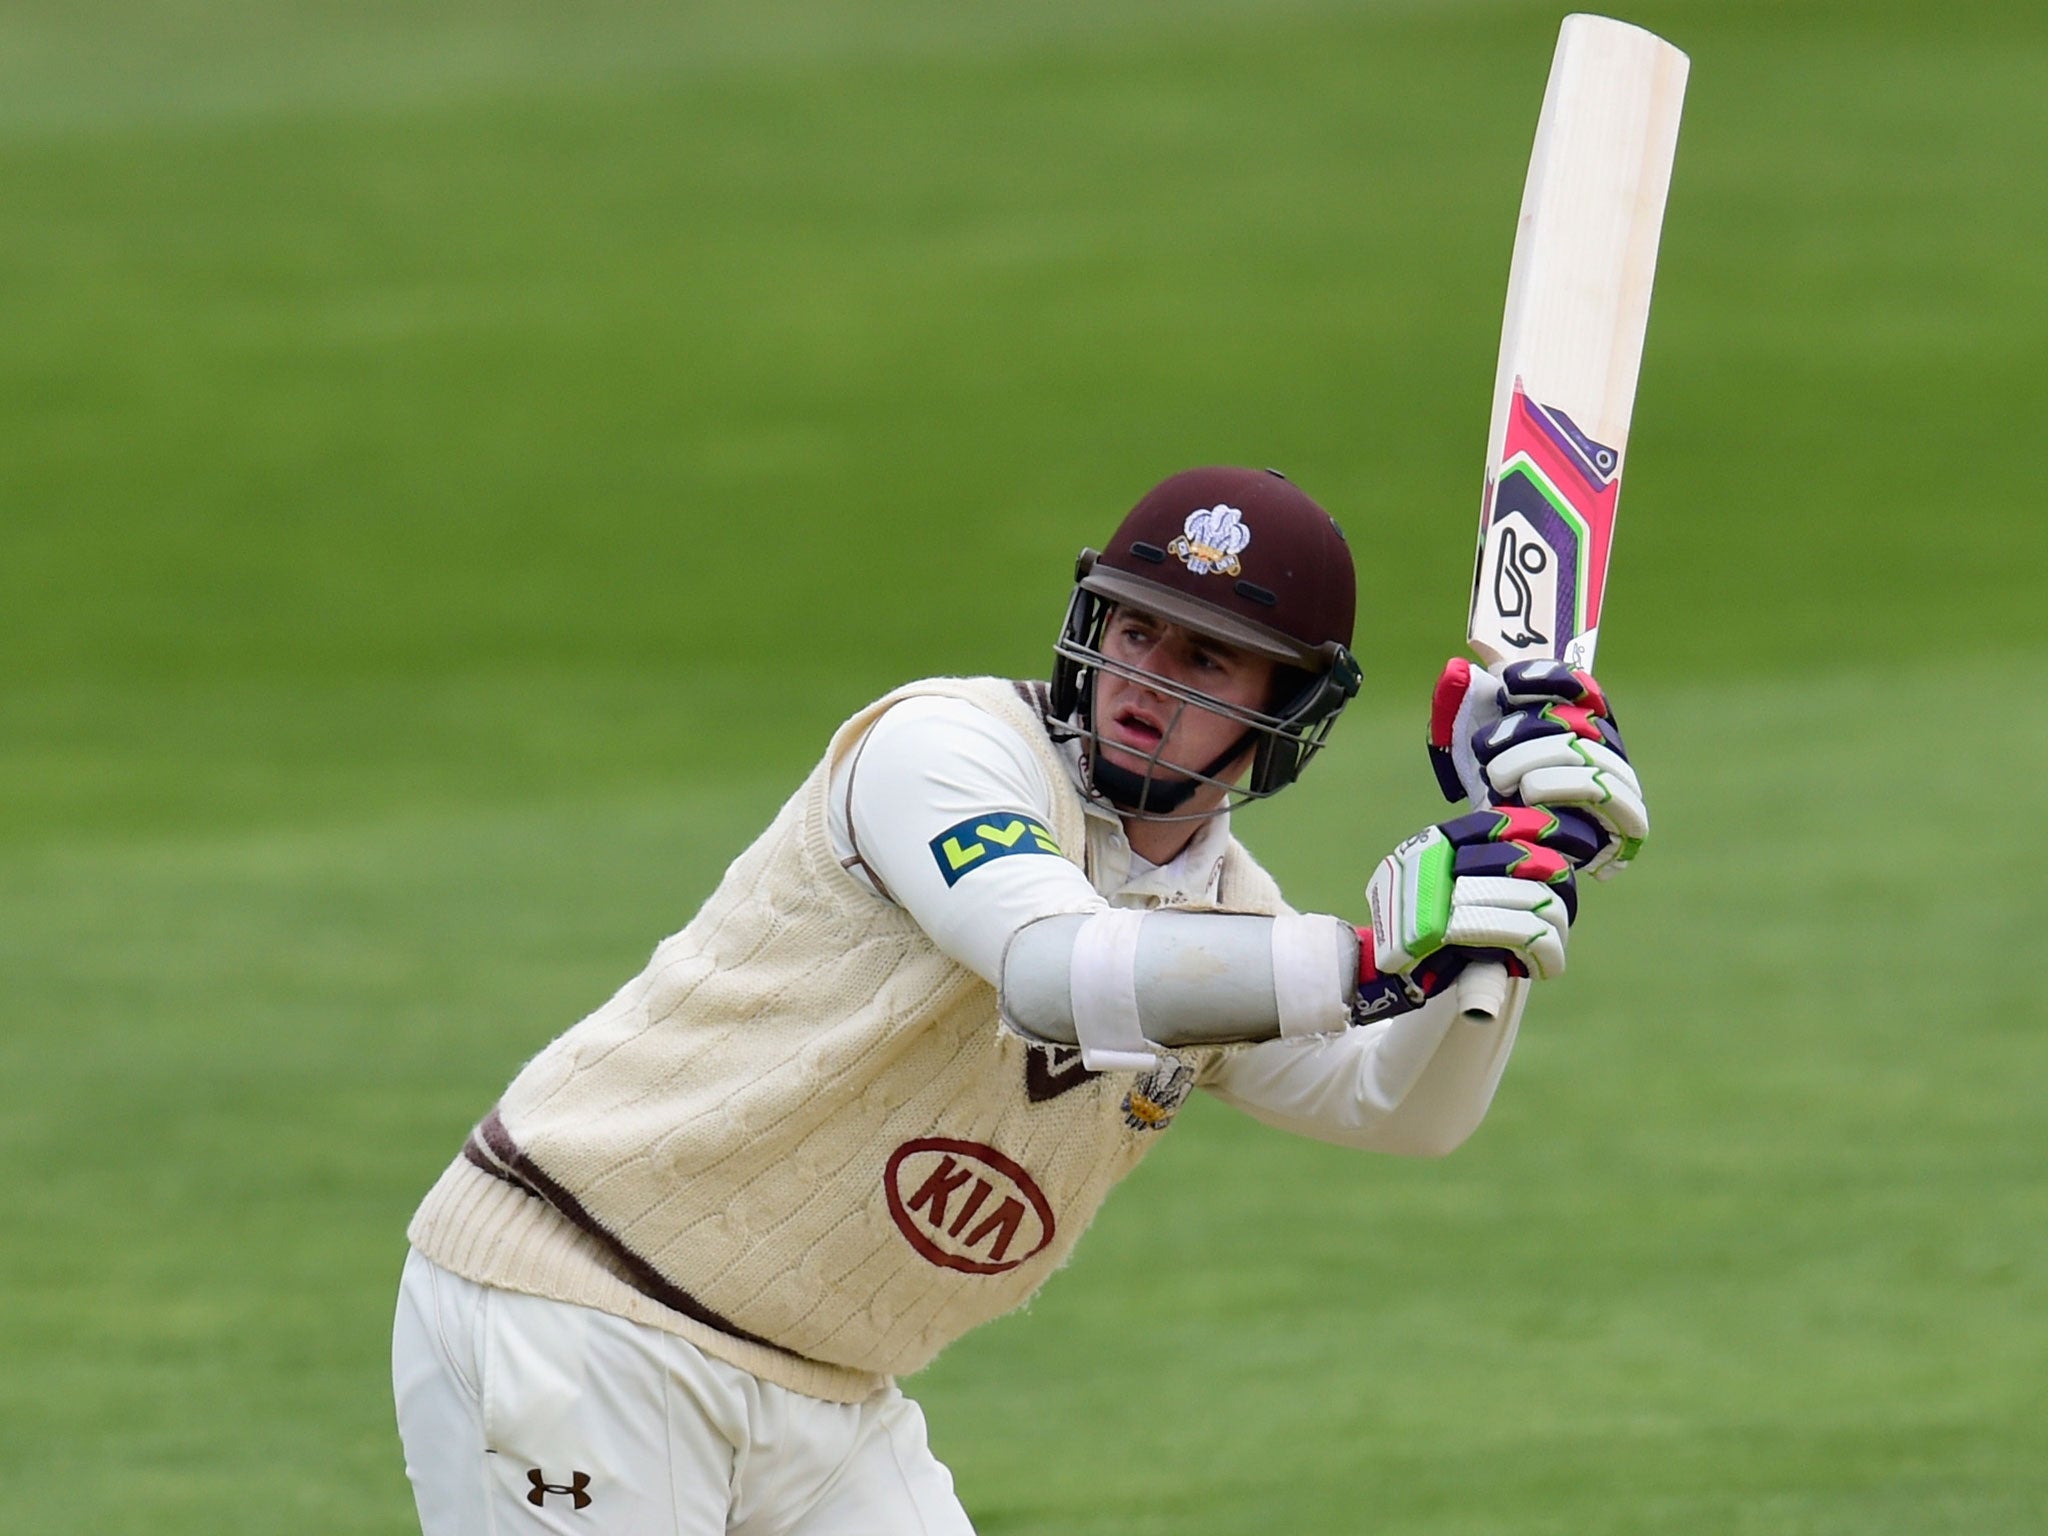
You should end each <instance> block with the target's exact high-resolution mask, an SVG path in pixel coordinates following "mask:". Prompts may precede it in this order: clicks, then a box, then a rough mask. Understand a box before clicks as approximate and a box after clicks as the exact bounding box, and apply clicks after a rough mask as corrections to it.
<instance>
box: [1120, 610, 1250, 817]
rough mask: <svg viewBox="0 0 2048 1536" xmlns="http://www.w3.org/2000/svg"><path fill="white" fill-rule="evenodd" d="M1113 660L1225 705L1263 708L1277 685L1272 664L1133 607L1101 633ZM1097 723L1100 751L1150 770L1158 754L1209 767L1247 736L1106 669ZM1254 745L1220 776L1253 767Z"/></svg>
mask: <svg viewBox="0 0 2048 1536" xmlns="http://www.w3.org/2000/svg"><path fill="white" fill-rule="evenodd" d="M1102 653H1103V655H1105V656H1107V657H1108V658H1109V659H1110V660H1111V661H1116V662H1121V663H1122V664H1123V665H1125V666H1128V667H1135V668H1138V669H1140V670H1142V671H1146V672H1151V673H1155V674H1157V675H1158V676H1160V677H1163V678H1165V679H1167V680H1168V681H1169V682H1174V683H1178V684H1179V685H1180V686H1181V687H1183V688H1187V689H1190V690H1192V691H1195V692H1198V693H1204V694H1207V695H1208V696H1209V697H1211V698H1213V699H1217V700H1220V701H1221V702H1223V703H1225V704H1236V705H1241V706H1243V707H1245V708H1248V709H1264V708H1266V707H1267V702H1268V699H1269V696H1270V694H1271V690H1272V686H1273V663H1272V662H1271V661H1268V660H1267V659H1266V658H1265V657H1263V656H1255V655H1253V654H1251V653H1250V652H1249V651H1241V650H1238V649H1237V648H1236V647H1234V646H1229V645H1225V644H1223V643H1222V642H1221V641H1220V640H1210V639H1207V638H1205V637H1204V636H1201V635H1198V634H1195V633H1194V632H1192V631H1191V630H1186V629H1183V628H1181V627H1180V626H1179V625H1178V624H1169V623H1167V622H1166V621H1165V620H1164V619H1160V618H1155V617H1154V616H1153V615H1151V614H1149V613H1145V612H1143V611H1141V610H1139V609H1136V608H1119V609H1117V610H1116V611H1115V612H1113V613H1112V614H1111V615H1110V616H1109V621H1108V623H1107V624H1106V626H1105V627H1104V629H1103V633H1102ZM1095 728H1096V731H1097V733H1098V734H1099V735H1100V736H1101V738H1102V755H1103V756H1104V757H1106V758H1107V759H1109V761H1111V762H1113V763H1115V764H1116V765H1117V766H1118V767H1120V768H1127V769H1129V770H1130V771H1131V772H1133V773H1145V772H1147V771H1151V770H1152V763H1153V760H1154V758H1155V757H1156V758H1157V760H1158V762H1159V764H1160V766H1161V767H1163V768H1164V769H1166V770H1167V771H1168V772H1172V771H1175V770H1178V771H1179V772H1181V773H1195V772H1202V771H1206V770H1208V768H1209V765H1210V764H1211V763H1213V762H1215V760H1216V758H1217V756H1218V755H1219V754H1221V753H1223V752H1225V751H1227V750H1229V748H1230V745H1231V744H1232V743H1233V742H1235V741H1237V740H1238V739H1239V738H1240V737H1242V736H1243V735H1244V733H1245V728H1244V726H1242V725H1241V724H1239V723H1238V722H1236V721H1234V720H1231V719H1229V718H1228V717H1226V716H1223V715H1219V714H1217V713H1215V712H1214V711H1213V710H1207V709H1202V708H1200V707H1199V706H1197V705H1194V704H1183V703H1182V702H1181V701H1180V700H1179V699H1177V698H1175V697H1173V696H1172V695H1171V694H1167V693H1160V692H1158V691H1156V690H1155V689H1152V688H1148V687H1147V686H1146V685H1145V684H1143V683H1140V682H1134V681H1132V680H1131V679H1129V678H1123V677H1118V676H1116V675H1115V674H1114V673H1111V672H1107V671H1103V672H1098V673H1097V674H1096V679H1095ZM1251 756H1252V748H1251V745H1250V744H1249V743H1247V744H1246V746H1245V749H1244V752H1243V753H1242V754H1241V755H1240V757H1239V758H1238V759H1237V760H1236V761H1235V762H1233V763H1232V764H1231V765H1230V766H1229V767H1228V768H1226V769H1225V770H1223V771H1221V772H1219V773H1217V774H1216V777H1218V778H1222V779H1235V778H1237V777H1238V776H1239V775H1240V774H1242V773H1243V772H1244V771H1245V770H1246V769H1247V768H1249V767H1250V766H1251Z"/></svg>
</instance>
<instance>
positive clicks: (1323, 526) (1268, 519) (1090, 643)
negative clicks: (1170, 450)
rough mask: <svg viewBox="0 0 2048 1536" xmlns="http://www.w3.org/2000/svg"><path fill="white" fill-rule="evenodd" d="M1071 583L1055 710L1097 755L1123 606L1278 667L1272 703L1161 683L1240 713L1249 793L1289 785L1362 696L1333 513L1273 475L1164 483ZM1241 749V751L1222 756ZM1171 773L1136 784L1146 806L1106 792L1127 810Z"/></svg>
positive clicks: (1346, 557)
mask: <svg viewBox="0 0 2048 1536" xmlns="http://www.w3.org/2000/svg"><path fill="white" fill-rule="evenodd" d="M1074 578H1075V587H1074V594H1073V599H1072V601H1071V602H1070V603H1069V605H1068V611H1067V623H1066V626H1065V630H1064V632H1063V633H1062V635H1061V638H1060V643H1059V645H1058V647H1057V648H1056V649H1057V656H1058V659H1057V661H1056V663H1055V667H1054V672H1053V698H1052V711H1051V713H1052V715H1053V717H1054V719H1055V723H1056V724H1063V725H1065V726H1066V727H1067V729H1068V730H1069V731H1070V732H1072V733H1073V734H1078V735H1080V736H1081V737H1082V738H1083V739H1084V742H1085V743H1086V749H1087V750H1088V755H1089V756H1091V757H1094V756H1096V754H1095V753H1094V752H1093V751H1092V749H1093V747H1094V746H1095V744H1096V743H1095V739H1094V727H1093V724H1092V722H1091V721H1090V719H1089V718H1088V715H1089V708H1090V702H1091V698H1092V695H1093V692H1094V690H1093V687H1092V686H1091V674H1092V673H1094V672H1095V671H1098V670H1102V669H1105V668H1109V667H1111V665H1112V664H1110V663H1108V662H1107V660H1106V658H1104V657H1103V655H1102V652H1101V638H1102V632H1103V627H1104V625H1105V623H1106V622H1107V619H1108V617H1109V615H1110V613H1111V612H1112V611H1113V610H1114V609H1115V608H1117V607H1119V606H1122V607H1129V608H1135V609H1141V610H1143V611H1145V612H1147V613H1150V614H1153V615H1155V616H1156V617H1158V618H1161V619H1165V620H1166V621H1168V622H1169V623H1173V624H1178V625H1181V626H1182V627H1183V628H1186V629H1189V630H1192V631H1194V632H1195V633H1197V634H1201V635H1206V636H1208V637H1210V638H1212V639H1215V640H1219V641H1222V642H1223V643H1224V644H1226V645H1231V646H1236V647H1238V648H1240V649H1242V650H1246V651H1249V652H1252V653H1253V654H1255V655H1259V656H1264V657H1267V658H1269V659H1271V660H1273V661H1275V662H1277V663H1279V664H1280V665H1279V668H1278V670H1277V673H1276V690H1275V693H1276V696H1275V697H1274V698H1273V699H1272V700H1271V701H1270V704H1269V707H1268V709H1267V710H1266V711H1265V712H1253V711H1242V710H1238V709H1234V708H1232V707H1230V706H1227V705H1222V704H1220V703H1219V702H1218V701H1212V700H1208V699H1207V696H1206V695H1201V694H1196V693H1190V692H1189V691H1187V690H1179V689H1176V688H1174V686H1173V685H1170V684H1167V685H1165V688H1164V691H1168V692H1177V693H1179V694H1180V695H1181V696H1182V697H1183V699H1184V701H1185V702H1188V703H1192V704H1198V705H1200V706H1201V707H1204V708H1214V709H1216V711H1217V712H1218V713H1222V714H1227V715H1231V716H1233V717H1234V718H1238V719H1240V720H1241V721H1242V723H1243V724H1244V725H1245V727H1246V730H1247V732H1248V733H1251V735H1252V736H1253V738H1254V740H1255V743H1256V746H1257V752H1256V755H1255V757H1254V760H1253V766H1252V771H1251V774H1250V776H1249V777H1248V779H1247V780H1246V782H1245V783H1244V785H1242V786H1239V787H1238V788H1239V790H1240V792H1241V793H1243V794H1244V795H1245V796H1246V797H1248V798H1262V797H1263V796H1266V795H1269V794H1272V793H1274V792H1275V791H1277V790H1279V789H1282V788H1284V787H1285V786H1286V785H1288V784H1291V783H1292V782H1293V781H1294V779H1295V778H1296V777H1297V776H1299V774H1300V772H1301V770H1302V768H1303V767H1304V766H1305V765H1306V764H1307V762H1308V760H1309V758H1311V757H1313V756H1314V755H1315V753H1316V751H1317V750H1318V749H1319V748H1320V747H1321V746H1322V743H1323V739H1324V737H1325V736H1326V735H1327V734H1328V732H1329V728H1330V725H1331V723H1332V722H1333V721H1334V720H1335V719H1336V717H1337V714H1338V712H1339V711H1341V710H1342V709H1343V707H1344V705H1345V703H1346V702H1347V701H1348V700H1349V699H1351V698H1352V697H1353V695H1355V694H1356V693H1357V691H1358V684H1359V671H1358V664H1357V662H1356V661H1354V660H1353V659H1352V655H1351V631H1352V624H1353V621H1354V620H1355V618H1356V616H1357V607H1358V584H1357V577H1356V574H1355V572H1354V571H1353V568H1352V564H1351V550H1350V546H1349V545H1347V544H1346V543H1345V541H1344V534H1343V531H1342V530H1341V529H1339V528H1338V526H1337V524H1336V521H1335V520H1334V519H1333V518H1331V516H1330V514H1329V513H1328V512H1325V511H1324V510H1323V509H1322V508H1321V507H1320V506H1318V505H1317V504H1316V503H1315V501H1314V500H1312V499H1311V498H1310V497H1309V496H1308V495H1307V494H1306V493H1304V492H1303V491H1302V490H1301V489H1300V488H1299V487H1298V486H1296V485H1295V484H1294V483H1293V482H1292V481H1290V480H1289V479H1287V477H1286V476H1284V475H1282V474H1280V473H1279V472H1278V471H1276V470H1270V469H1267V470H1258V469H1236V468H1227V467H1212V468H1205V469H1190V470H1185V471H1183V472H1182V473H1180V474H1177V475H1173V476H1171V477H1170V478H1168V479H1166V480H1162V481H1161V482H1160V483H1159V484H1158V485H1156V486H1154V487H1153V488H1152V489H1151V490H1150V491H1148V492H1146V494H1145V496H1144V497H1143V499H1141V500H1140V501H1139V502H1138V504H1137V505H1136V506H1135V507H1133V508H1132V509H1131V511H1130V513H1129V515H1127V516H1126V517H1125V518H1124V520H1123V522H1122V523H1121V524H1120V525H1119V526H1118V528H1117V530H1116V533H1115V534H1114V535H1113V536H1112V537H1111V539H1110V541H1109V544H1108V545H1107V547H1106V548H1104V549H1103V550H1102V551H1101V552H1100V553H1097V552H1096V551H1094V550H1092V549H1091V550H1083V551H1082V552H1081V558H1080V560H1079V562H1078V563H1077V565H1076V567H1075V572H1074ZM1116 670H1122V669H1121V668H1116ZM1146 680H1147V681H1148V682H1149V681H1151V679H1150V677H1149V674H1148V675H1147V679H1146ZM1159 681H1160V682H1161V683H1162V684H1163V683H1164V680H1163V679H1161V680H1159ZM1242 750H1243V749H1242V746H1239V747H1236V748H1233V749H1232V751H1231V752H1230V753H1229V754H1228V756H1227V758H1226V759H1225V761H1229V760H1235V758H1236V756H1237V755H1238V754H1239V753H1240V752H1241V751H1242ZM1102 766H1106V765H1099V766H1098V777H1100V776H1101V767H1102ZM1220 766H1221V765H1220V763H1219V764H1217V765H1212V769H1213V768H1215V767H1220ZM1162 782H1163V781H1160V780H1150V779H1148V780H1147V781H1146V782H1145V784H1144V785H1143V786H1142V787H1141V788H1140V789H1139V790H1138V791H1137V793H1138V795H1139V800H1140V804H1139V805H1138V806H1130V805H1123V801H1124V800H1125V799H1127V798H1128V795H1115V794H1113V795H1112V796H1111V798H1112V799H1115V800H1117V801H1118V803H1119V804H1120V805H1122V807H1123V808H1124V809H1126V810H1137V811H1138V812H1139V813H1140V814H1143V813H1144V811H1145V810H1148V809H1150V810H1155V811H1156V810H1157V809H1158V806H1159V801H1160V799H1161V798H1162V792H1161V789H1160V785H1161V783H1162ZM1198 782H1211V783H1213V782H1217V781H1216V780H1215V779H1213V778H1212V777H1210V775H1208V774H1197V775H1196V776H1195V778H1194V780H1191V781H1190V780H1183V781H1179V784H1180V786H1184V787H1178V788H1177V793H1178V798H1177V799H1176V801H1175V804H1176V805H1177V804H1178V803H1180V802H1181V801H1184V800H1185V799H1186V798H1187V795H1189V794H1191V793H1192V792H1193V789H1194V787H1195V784H1196V783H1198ZM1098 787H1101V786H1100V785H1098ZM1125 787H1126V788H1128V786H1125ZM1166 793H1168V794H1172V793H1175V791H1166ZM1169 809H1170V807H1169Z"/></svg>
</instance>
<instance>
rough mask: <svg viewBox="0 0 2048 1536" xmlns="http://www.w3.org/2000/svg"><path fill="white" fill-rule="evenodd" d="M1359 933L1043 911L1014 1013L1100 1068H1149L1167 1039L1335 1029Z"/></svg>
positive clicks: (1015, 989)
mask: <svg viewBox="0 0 2048 1536" xmlns="http://www.w3.org/2000/svg"><path fill="white" fill-rule="evenodd" d="M1357 975H1358V935H1357V934H1356V933H1355V932H1354V931H1353V930H1352V929H1351V927H1350V926H1349V925H1348V924H1346V923H1344V922H1342V921H1340V920H1339V919H1337V918H1334V917H1322V916H1317V915H1314V914H1297V913H1292V912H1289V913H1283V914H1281V915H1280V916H1278V917H1259V916H1254V915H1250V914H1243V913H1235V912H1181V911H1175V910H1173V909H1171V908H1168V909H1165V910H1161V911H1151V912H1143V911H1136V910H1131V909H1127V908H1119V907H1110V908H1106V909H1104V910H1102V911H1098V912H1088V913H1081V912H1067V913H1059V914H1055V915H1053V916H1050V917H1042V918H1039V919H1038V920H1037V921H1036V922H1032V923H1028V924H1026V925H1025V926H1024V927H1023V928H1020V929H1019V930H1018V931H1017V933H1016V936H1015V937H1013V938H1012V939H1011V940H1010V944H1009V947H1008V948H1007V949H1006V950H1005V951H1004V952H1003V975H1002V1010H1003V1018H1004V1021H1005V1022H1006V1023H1008V1024H1009V1026H1010V1027H1011V1028H1012V1029H1014V1030H1016V1031H1017V1032H1018V1033H1019V1034H1021V1035H1025V1036H1028V1037H1029V1038H1031V1039H1035V1040H1042V1041H1046V1042H1048V1043H1051V1044H1055V1045H1078V1046H1079V1047H1080V1048H1081V1059H1082V1062H1083V1063H1084V1064H1085V1065H1086V1066H1087V1067H1088V1069H1089V1070H1090V1071H1092V1072H1104V1071H1109V1072H1129V1071H1145V1070H1147V1069H1149V1068H1151V1067H1153V1066H1155V1065H1156V1064H1157V1058H1156V1057H1155V1056H1154V1055H1153V1052H1152V1048H1153V1047H1154V1046H1155V1045H1166V1046H1177V1045H1224V1044H1230V1043H1233V1042H1237V1041H1247V1040H1271V1039H1274V1038H1276V1037H1285V1038H1288V1039H1296V1038H1300V1037H1302V1036H1307V1035H1319V1034H1329V1033H1333V1032H1335V1031H1337V1030H1341V1029H1343V1028H1345V1027H1346V1026H1347V1025H1348V1024H1349V1023H1350V1022H1351V999H1352V996H1353V993H1354V991H1355V989H1356V983H1357Z"/></svg>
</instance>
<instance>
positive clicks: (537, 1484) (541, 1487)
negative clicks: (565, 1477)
mask: <svg viewBox="0 0 2048 1536" xmlns="http://www.w3.org/2000/svg"><path fill="white" fill-rule="evenodd" d="M526 1480H527V1481H528V1482H529V1483H531V1484H533V1487H532V1490H531V1491H530V1492H528V1494H527V1495H526V1502H527V1503H529V1504H532V1505H534V1506H535V1507H540V1506H543V1505H545V1504H546V1503H547V1501H548V1495H549V1494H551V1493H565V1494H567V1495H568V1496H569V1498H570V1499H571V1500H572V1501H573V1502H574V1504H575V1506H576V1507H577V1508H578V1509H588V1508H589V1507H590V1494H589V1492H588V1490H589V1488H590V1474H589V1473H588V1472H571V1473H570V1474H569V1481H568V1482H566V1483H551V1482H549V1481H548V1480H547V1479H546V1478H545V1477H543V1476H542V1475H541V1470H540V1468H539V1467H529V1468H528V1469H527V1472H526Z"/></svg>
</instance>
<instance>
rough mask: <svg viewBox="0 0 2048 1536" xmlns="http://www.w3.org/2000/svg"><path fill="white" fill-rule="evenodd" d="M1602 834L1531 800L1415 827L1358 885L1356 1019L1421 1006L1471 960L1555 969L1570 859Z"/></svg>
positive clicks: (1544, 973) (1560, 954) (1564, 937)
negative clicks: (1367, 917) (1362, 903)
mask: <svg viewBox="0 0 2048 1536" xmlns="http://www.w3.org/2000/svg"><path fill="white" fill-rule="evenodd" d="M1603 837H1604V832H1603V830H1602V829H1601V828H1600V827H1599V826H1598V825H1597V824H1596V823H1594V822H1592V821H1591V820H1590V819H1589V818H1586V817H1584V816H1580V815H1577V814H1576V813H1573V812H1569V811H1565V812H1558V813H1552V812H1550V811H1546V810H1543V809H1541V808H1539V807H1532V806H1505V807H1501V808H1500V809H1497V810H1485V811H1473V812H1471V813H1470V814H1468V815H1464V816H1460V817H1458V818H1456V819H1455V820H1452V821H1447V822H1444V823H1442V824H1440V825H1438V826H1434V827H1429V828H1426V829H1425V830H1423V831H1421V832H1418V833H1416V834H1415V836H1413V837H1411V838H1409V839H1408V840H1407V841H1406V842H1404V843H1402V844H1401V846H1400V847H1398V848H1396V849H1395V850H1394V851H1393V852H1392V853H1391V854H1389V855H1388V856H1387V857H1386V858H1384V859H1382V860H1381V861H1380V865H1379V868H1377V869H1376V870H1374V871H1373V875H1372V879H1371V880H1370V881H1369V882H1367V884H1366V888H1365V898H1366V906H1367V908H1368V909H1369V910H1370V912H1371V913H1372V926H1371V928H1369V929H1367V928H1361V929H1360V930H1359V977H1358V1000H1357V1003H1356V1004H1355V1005H1354V1007H1353V1010H1352V1017H1353V1019H1354V1020H1358V1021H1361V1022H1362V1021H1364V1020H1367V1019H1373V1018H1384V1017H1387V1016H1388V1015H1390V1014H1394V1013H1401V1012H1405V1011H1406V1010H1407V1009H1408V1008H1414V1007H1420V1006H1421V1005H1422V1004H1423V1003H1424V1002H1426V1001H1428V999H1430V998H1432V997H1434V996H1436V994H1437V993H1439V992H1441V991H1443V990H1444V988H1446V987H1447V986H1449V985H1450V984H1451V982H1452V981H1454V980H1455V979H1456V978H1457V975H1458V973H1459V972H1460V971H1461V970H1463V969H1464V968H1465V967H1466V966H1467V965H1469V964H1470V963H1471V962H1473V961H1474V960H1499V961H1501V962H1502V963H1504V964H1505V965H1506V966H1507V968H1508V970H1509V971H1510V972H1512V973H1513V974H1514V975H1517V976H1535V977H1537V978H1538V979H1544V978H1548V977H1551V976H1557V975H1561V974H1562V973H1563V971H1564V960H1565V945H1566V943H1567V942H1568V941H1569V940H1570V938H1571V926H1572V918H1573V917H1574V916H1575V915H1576V914H1577V911H1578V887H1577V884H1576V882H1575V881H1574V878H1573V873H1572V871H1573V865H1574V864H1575V863H1576V862H1577V861H1579V860H1580V859H1584V858H1590V857H1591V856H1592V855H1593V854H1594V853H1595V852H1596V851H1597V849H1598V847H1599V844H1600V842H1601V841H1602V839H1603Z"/></svg>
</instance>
